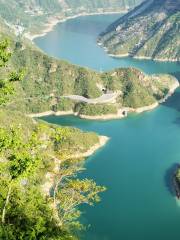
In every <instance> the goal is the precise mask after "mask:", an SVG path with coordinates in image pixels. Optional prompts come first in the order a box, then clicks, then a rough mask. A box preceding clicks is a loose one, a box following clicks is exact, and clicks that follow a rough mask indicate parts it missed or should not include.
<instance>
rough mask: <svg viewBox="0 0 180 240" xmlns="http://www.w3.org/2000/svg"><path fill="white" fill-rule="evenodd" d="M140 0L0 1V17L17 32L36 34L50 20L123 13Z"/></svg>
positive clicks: (140, 0)
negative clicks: (101, 13)
mask: <svg viewBox="0 0 180 240" xmlns="http://www.w3.org/2000/svg"><path fill="white" fill-rule="evenodd" d="M140 2H142V0H113V1H109V0H26V1H22V0H8V1H4V0H0V16H1V17H3V18H4V19H5V20H6V21H7V22H8V23H9V24H11V25H13V26H14V27H15V28H16V30H17V31H20V32H22V31H24V30H27V29H28V30H29V31H30V32H33V33H36V32H38V31H39V27H43V25H44V24H45V23H48V21H49V19H50V18H60V19H63V18H66V17H68V16H74V15H76V14H83V13H94V12H104V11H107V12H111V11H115V12H118V11H124V10H128V9H129V8H133V7H134V6H135V5H137V4H139V3H140ZM17 16H18V17H17Z"/></svg>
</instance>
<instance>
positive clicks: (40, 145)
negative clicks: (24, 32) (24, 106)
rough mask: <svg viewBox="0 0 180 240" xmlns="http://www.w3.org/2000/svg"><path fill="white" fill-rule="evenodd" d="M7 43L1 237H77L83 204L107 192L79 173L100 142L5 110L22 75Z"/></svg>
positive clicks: (0, 90) (3, 47)
mask: <svg viewBox="0 0 180 240" xmlns="http://www.w3.org/2000/svg"><path fill="white" fill-rule="evenodd" d="M10 56H11V53H10V51H9V46H8V42H7V41H3V42H1V43H0V68H1V71H2V72H3V70H5V73H6V76H7V77H6V78H2V76H4V75H1V78H0V99H1V102H0V122H1V126H0V222H1V224H0V239H6V240H18V239H19V240H20V239H21V240H22V239H32V240H33V239H34V240H35V239H42V240H43V239H51V240H53V239H54V240H55V239H58V240H65V239H67V240H70V239H71V240H72V239H76V236H75V235H76V234H75V232H76V231H77V230H79V229H82V225H81V224H80V223H79V222H78V218H79V217H80V215H81V212H80V210H79V209H78V207H79V206H80V205H81V204H89V205H93V204H94V203H96V202H98V201H99V200H100V198H99V193H100V192H103V191H104V190H105V188H104V187H100V186H97V185H96V183H95V182H94V181H92V180H89V179H77V178H76V175H77V173H78V172H81V171H83V170H84V169H83V159H82V158H81V156H82V154H83V153H84V152H86V151H87V150H89V149H90V147H91V146H93V145H94V144H96V143H98V142H99V138H98V136H97V135H96V134H94V133H83V132H81V131H80V130H78V129H74V128H66V127H65V128H63V127H56V126H53V125H48V124H45V123H41V122H36V123H35V122H34V121H33V120H32V119H30V118H28V117H26V116H25V115H24V114H22V113H21V112H15V111H11V110H5V107H7V104H8V101H9V100H10V99H9V98H10V96H11V95H12V94H14V93H15V83H16V82H18V81H22V79H23V76H24V73H23V72H22V70H21V71H20V72H11V71H10V70H9V68H8V67H7V62H8V60H9V58H10Z"/></svg>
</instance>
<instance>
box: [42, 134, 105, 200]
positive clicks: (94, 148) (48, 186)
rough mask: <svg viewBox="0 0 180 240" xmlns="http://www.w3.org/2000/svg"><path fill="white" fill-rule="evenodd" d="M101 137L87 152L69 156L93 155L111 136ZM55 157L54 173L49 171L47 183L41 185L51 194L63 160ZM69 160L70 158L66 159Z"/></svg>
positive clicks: (44, 190) (45, 192)
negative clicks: (56, 174)
mask: <svg viewBox="0 0 180 240" xmlns="http://www.w3.org/2000/svg"><path fill="white" fill-rule="evenodd" d="M98 138H99V142H98V143H96V144H94V145H93V146H91V147H90V148H89V149H88V150H87V151H86V152H84V153H76V154H74V155H71V156H70V157H69V158H88V157H90V156H91V155H93V154H94V153H95V152H96V151H97V150H99V149H100V148H102V147H104V146H105V145H106V144H107V142H108V141H109V139H110V138H109V137H107V136H102V135H100V136H98ZM53 158H54V163H55V167H54V173H53V172H47V173H46V175H45V179H46V181H45V183H44V184H43V185H42V186H41V187H42V191H43V193H44V194H45V195H49V194H50V189H51V188H52V186H53V182H54V180H53V179H54V176H55V173H56V172H57V173H58V171H59V164H61V160H60V159H58V158H56V157H53ZM66 160H68V158H67V159H66Z"/></svg>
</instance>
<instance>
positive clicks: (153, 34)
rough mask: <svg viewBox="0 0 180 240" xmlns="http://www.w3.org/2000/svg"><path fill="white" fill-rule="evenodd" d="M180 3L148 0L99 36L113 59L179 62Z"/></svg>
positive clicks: (165, 0)
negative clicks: (129, 57)
mask: <svg viewBox="0 0 180 240" xmlns="http://www.w3.org/2000/svg"><path fill="white" fill-rule="evenodd" d="M179 39H180V2H179V1H178V0H154V1H153V0H150V1H147V2H143V3H142V4H140V5H139V6H138V7H136V8H135V9H134V10H132V11H130V12H129V13H128V14H126V15H124V16H123V17H121V18H120V19H119V20H117V21H116V22H115V23H113V24H112V25H111V26H109V27H108V28H107V30H106V31H105V32H104V33H102V34H101V36H100V37H99V40H98V41H99V42H100V43H102V44H103V46H105V47H106V48H107V50H108V53H109V54H113V55H115V56H124V55H130V56H132V57H137V58H152V59H157V60H163V61H165V60H167V61H179V58H180V44H179Z"/></svg>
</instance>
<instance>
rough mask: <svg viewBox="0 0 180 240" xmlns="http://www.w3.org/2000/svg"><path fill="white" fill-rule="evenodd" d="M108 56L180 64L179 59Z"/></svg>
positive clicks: (125, 55) (126, 55)
mask: <svg viewBox="0 0 180 240" xmlns="http://www.w3.org/2000/svg"><path fill="white" fill-rule="evenodd" d="M99 45H100V44H99ZM101 46H102V44H101ZM108 56H110V57H112V58H123V57H132V58H134V59H139V60H152V61H157V62H179V59H177V58H176V59H169V58H152V57H146V56H131V55H130V54H128V53H125V54H111V53H108Z"/></svg>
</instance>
